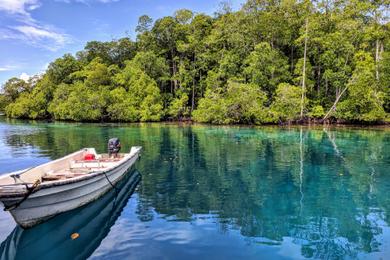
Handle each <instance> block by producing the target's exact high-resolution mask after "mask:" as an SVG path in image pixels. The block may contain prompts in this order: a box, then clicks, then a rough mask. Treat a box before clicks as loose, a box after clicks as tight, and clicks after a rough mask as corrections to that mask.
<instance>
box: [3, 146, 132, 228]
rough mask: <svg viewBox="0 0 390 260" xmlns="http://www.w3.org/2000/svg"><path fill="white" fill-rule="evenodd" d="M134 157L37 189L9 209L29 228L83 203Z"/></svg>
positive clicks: (103, 189)
mask: <svg viewBox="0 0 390 260" xmlns="http://www.w3.org/2000/svg"><path fill="white" fill-rule="evenodd" d="M138 158H139V153H138V152H137V153H135V154H134V155H133V156H132V157H130V158H129V159H128V160H126V161H125V162H123V163H122V164H120V165H119V166H117V167H116V168H114V169H112V170H110V171H108V172H104V173H101V174H98V175H96V176H94V177H93V178H88V179H85V180H81V181H77V182H73V183H68V184H65V185H53V186H52V187H47V188H44V189H40V190H38V191H37V192H35V193H33V194H31V195H30V196H29V197H28V199H27V200H25V201H24V202H23V203H22V204H20V205H19V206H18V207H17V208H15V209H12V210H10V213H11V215H12V217H13V218H14V219H15V221H16V222H17V223H18V224H19V225H20V226H22V227H23V228H30V227H33V226H35V225H37V224H39V223H42V222H44V221H46V220H48V219H49V218H52V217H54V216H56V215H58V214H60V213H63V212H66V211H69V210H72V209H76V208H78V207H81V206H83V205H86V204H88V203H90V202H92V201H95V200H97V199H98V198H100V197H101V196H103V195H104V194H105V193H107V192H108V191H109V190H111V189H113V188H115V184H116V183H117V182H118V181H120V180H121V179H122V178H123V176H124V175H125V173H126V172H127V171H128V170H129V168H130V167H131V166H132V165H133V164H134V163H135V162H136V160H137V159H138ZM108 180H109V181H108ZM19 200H20V198H9V199H2V202H3V204H4V205H5V206H9V205H13V204H15V203H17V202H18V201H19Z"/></svg>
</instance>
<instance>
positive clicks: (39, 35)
mask: <svg viewBox="0 0 390 260" xmlns="http://www.w3.org/2000/svg"><path fill="white" fill-rule="evenodd" d="M40 6H41V2H40V1H39V0H0V13H1V12H5V13H6V14H8V15H9V16H10V17H11V18H12V20H11V21H12V24H13V25H11V24H9V25H8V26H3V25H0V40H2V39H3V40H4V39H13V40H20V41H23V42H24V43H26V44H30V45H33V46H37V47H41V48H45V49H48V50H51V51H56V50H58V49H60V48H62V47H63V46H64V45H65V44H67V43H69V42H71V38H70V37H69V36H68V35H66V34H64V33H61V32H59V31H58V30H57V29H56V28H54V27H53V26H49V25H46V24H43V23H41V22H39V21H37V20H35V19H33V18H32V16H31V13H30V12H31V11H32V10H35V9H37V8H39V7H40Z"/></svg>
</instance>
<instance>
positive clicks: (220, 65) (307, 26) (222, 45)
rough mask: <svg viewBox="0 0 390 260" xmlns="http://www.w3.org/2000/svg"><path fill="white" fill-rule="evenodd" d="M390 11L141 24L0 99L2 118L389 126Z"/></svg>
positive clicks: (290, 12)
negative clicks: (131, 35)
mask: <svg viewBox="0 0 390 260" xmlns="http://www.w3.org/2000/svg"><path fill="white" fill-rule="evenodd" d="M389 7H390V6H389V1H387V0H384V1H368V0H367V1H357V0H342V1H316V2H312V1H271V0H248V1H247V2H246V3H245V4H243V5H242V8H241V9H240V10H238V11H233V10H232V9H231V8H230V6H229V4H227V3H221V6H220V8H219V9H218V10H217V11H216V12H215V13H214V15H213V16H209V15H206V14H202V13H194V12H192V11H191V10H187V9H181V10H178V11H176V12H175V13H174V14H173V15H172V16H166V17H163V18H160V19H157V20H156V21H153V20H152V19H151V18H150V17H149V16H147V15H143V16H141V17H140V18H139V21H138V26H137V27H136V32H137V37H136V39H135V40H132V39H130V38H128V37H125V38H121V39H115V40H112V41H108V42H99V41H91V42H88V43H87V44H86V45H85V47H84V49H83V50H81V51H79V52H77V53H76V54H75V55H72V54H65V55H64V56H62V57H61V58H58V59H56V60H55V61H53V62H52V63H51V64H50V65H49V67H48V68H47V70H46V72H45V73H43V74H41V75H36V76H34V77H31V78H30V79H29V80H27V81H24V80H22V79H18V78H11V79H9V80H8V81H7V82H5V83H4V84H3V86H2V89H1V92H0V113H1V112H2V111H4V113H5V114H6V116H7V117H10V118H23V119H44V120H49V121H52V120H64V121H78V122H159V121H163V122H166V121H170V120H172V121H173V120H175V121H180V120H181V119H190V121H191V122H192V121H194V122H199V123H211V124H223V125H225V124H246V125H263V124H279V125H280V124H296V123H298V124H307V123H313V122H314V123H316V124H322V123H343V124H356V125H372V124H385V125H388V124H389V123H390V115H389V112H390V22H389V20H388V17H387V15H388V12H387V11H386V10H388V8H389Z"/></svg>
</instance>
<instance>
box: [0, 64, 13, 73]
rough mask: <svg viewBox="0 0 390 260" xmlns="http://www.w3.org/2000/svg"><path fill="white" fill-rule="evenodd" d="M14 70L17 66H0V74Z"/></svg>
mask: <svg viewBox="0 0 390 260" xmlns="http://www.w3.org/2000/svg"><path fill="white" fill-rule="evenodd" d="M16 68H17V66H13V65H5V66H0V72H1V71H11V70H14V69H16Z"/></svg>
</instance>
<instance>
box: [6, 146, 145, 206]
mask: <svg viewBox="0 0 390 260" xmlns="http://www.w3.org/2000/svg"><path fill="white" fill-rule="evenodd" d="M133 147H135V148H136V149H137V151H136V152H135V153H134V154H133V155H131V156H130V153H131V150H130V152H129V153H127V154H125V156H124V157H123V161H122V162H121V161H119V162H121V163H119V164H117V165H114V166H112V167H111V168H106V169H104V170H100V171H91V172H90V173H88V174H86V175H82V176H76V177H73V178H69V179H65V180H55V181H47V182H43V183H41V184H39V185H38V186H37V187H36V189H35V190H34V192H33V193H32V194H34V193H36V192H38V191H39V190H43V189H49V188H52V187H57V186H64V185H68V184H72V183H77V182H81V181H85V180H89V179H92V178H95V177H97V176H101V175H102V174H106V173H107V172H111V171H113V170H115V169H117V168H118V167H120V166H122V165H123V164H124V163H126V162H128V161H129V160H131V159H132V158H133V157H134V156H136V155H138V154H139V153H140V151H141V150H142V146H133ZM85 149H89V148H83V149H81V150H79V151H76V152H74V153H71V154H69V155H67V156H64V157H61V158H58V159H56V160H53V161H50V162H47V163H44V164H41V165H38V166H35V167H32V168H29V169H27V171H29V170H32V169H34V168H36V167H41V166H45V165H49V164H51V163H54V162H57V161H60V160H63V159H66V158H68V157H71V156H74V155H75V154H77V153H79V152H82V151H84V150H85ZM126 156H128V157H127V158H126ZM23 171H25V170H21V171H17V172H22V173H24V172H23ZM12 174H15V172H11V173H9V174H5V175H3V176H0V178H1V177H9V176H11V175H12ZM10 185H21V186H25V185H30V186H31V185H33V184H32V183H20V184H10ZM10 185H0V187H1V186H10ZM26 193H27V191H23V192H14V193H9V194H8V195H6V194H4V195H0V199H11V198H20V197H23V196H25V195H26Z"/></svg>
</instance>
